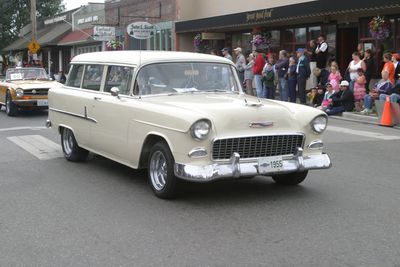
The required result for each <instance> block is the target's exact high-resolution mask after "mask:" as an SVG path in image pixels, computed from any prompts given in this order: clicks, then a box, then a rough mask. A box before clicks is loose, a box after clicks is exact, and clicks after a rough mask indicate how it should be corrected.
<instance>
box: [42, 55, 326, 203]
mask: <svg viewBox="0 0 400 267" xmlns="http://www.w3.org/2000/svg"><path fill="white" fill-rule="evenodd" d="M71 65H72V68H71V69H70V72H69V76H68V79H67V82H66V84H65V85H63V86H61V87H53V88H51V89H50V91H49V119H48V121H47V126H48V127H52V128H53V129H54V130H56V131H57V132H58V133H60V135H61V144H62V148H63V153H64V156H65V157H66V159H67V160H70V161H82V160H85V159H86V157H87V155H88V152H89V151H91V152H93V153H96V154H100V155H102V156H104V157H107V158H109V159H112V160H115V161H117V162H119V163H121V164H124V165H127V166H129V167H132V168H135V169H138V168H139V169H141V168H147V171H148V178H149V183H150V186H151V188H152V190H153V191H154V193H155V194H156V195H157V196H158V197H160V198H171V197H173V196H175V194H176V192H177V184H178V183H179V181H180V179H184V180H188V181H193V182H209V181H214V180H218V179H227V178H243V177H246V178H248V177H253V176H256V175H267V176H272V178H273V180H274V181H276V182H277V183H280V184H285V185H296V184H299V183H301V182H302V181H303V180H304V179H305V178H306V176H307V173H308V171H309V170H312V169H325V168H329V167H330V166H331V161H330V159H329V156H328V155H327V154H325V153H324V152H323V148H324V145H323V141H322V134H323V132H324V130H325V129H326V127H327V120H328V118H327V116H326V114H325V113H323V112H321V111H320V110H318V109H315V108H311V107H307V106H304V105H298V104H292V103H287V102H280V101H275V100H267V99H258V98H256V97H253V96H249V95H245V94H244V93H243V92H242V88H241V85H240V82H239V79H238V76H237V71H236V69H235V66H234V65H233V63H232V62H231V61H229V60H227V59H224V58H222V57H216V56H210V55H204V54H197V53H184V52H154V51H153V52H150V51H142V52H141V51H110V52H96V53H89V54H82V55H78V56H76V57H74V59H73V60H72V62H71Z"/></svg>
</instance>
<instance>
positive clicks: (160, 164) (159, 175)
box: [149, 151, 168, 191]
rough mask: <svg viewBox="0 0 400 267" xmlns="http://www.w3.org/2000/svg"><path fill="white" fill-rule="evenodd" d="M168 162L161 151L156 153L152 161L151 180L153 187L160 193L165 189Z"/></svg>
mask: <svg viewBox="0 0 400 267" xmlns="http://www.w3.org/2000/svg"><path fill="white" fill-rule="evenodd" d="M167 167H168V166H167V160H166V158H165V156H164V154H163V153H162V152H161V151H156V152H155V153H154V154H153V155H152V156H151V159H150V170H149V172H150V179H151V183H152V184H153V187H154V188H155V189H156V190H157V191H160V190H162V189H163V188H164V187H165V184H166V180H167V175H168V173H167Z"/></svg>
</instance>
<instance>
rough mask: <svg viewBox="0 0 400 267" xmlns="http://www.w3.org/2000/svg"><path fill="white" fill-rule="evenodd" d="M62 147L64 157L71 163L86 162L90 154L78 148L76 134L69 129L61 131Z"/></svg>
mask: <svg viewBox="0 0 400 267" xmlns="http://www.w3.org/2000/svg"><path fill="white" fill-rule="evenodd" d="M61 145H62V149H63V153H64V157H65V158H66V159H67V160H70V161H84V160H86V158H87V156H88V154H89V151H87V150H86V149H83V148H81V147H80V146H78V143H77V142H76V139H75V136H74V133H73V132H72V131H71V130H70V129H67V128H63V129H62V131H61Z"/></svg>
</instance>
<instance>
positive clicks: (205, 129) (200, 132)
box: [190, 120, 211, 140]
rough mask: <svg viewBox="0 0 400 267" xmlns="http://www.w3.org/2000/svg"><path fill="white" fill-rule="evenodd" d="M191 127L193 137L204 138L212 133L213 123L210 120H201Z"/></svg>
mask: <svg viewBox="0 0 400 267" xmlns="http://www.w3.org/2000/svg"><path fill="white" fill-rule="evenodd" d="M190 129H191V134H192V137H193V138H195V139H198V140H204V139H206V138H207V136H208V134H209V133H210V130H211V123H210V122H209V121H208V120H199V121H197V122H195V123H193V125H192V127H191V128H190Z"/></svg>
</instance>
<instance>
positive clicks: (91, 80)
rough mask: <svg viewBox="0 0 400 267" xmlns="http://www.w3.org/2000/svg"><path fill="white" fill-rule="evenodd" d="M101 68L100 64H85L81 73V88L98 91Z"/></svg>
mask: <svg viewBox="0 0 400 267" xmlns="http://www.w3.org/2000/svg"><path fill="white" fill-rule="evenodd" d="M103 70H104V66H102V65H86V66H85V73H84V75H83V83H82V88H84V89H89V90H93V91H100V86H101V79H102V77H103Z"/></svg>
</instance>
